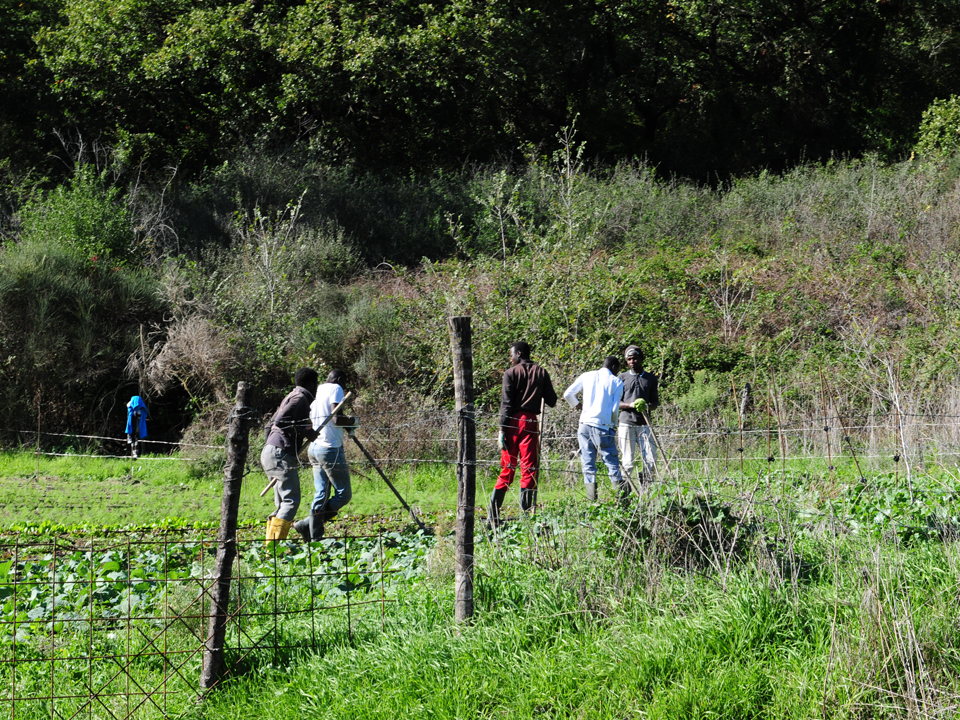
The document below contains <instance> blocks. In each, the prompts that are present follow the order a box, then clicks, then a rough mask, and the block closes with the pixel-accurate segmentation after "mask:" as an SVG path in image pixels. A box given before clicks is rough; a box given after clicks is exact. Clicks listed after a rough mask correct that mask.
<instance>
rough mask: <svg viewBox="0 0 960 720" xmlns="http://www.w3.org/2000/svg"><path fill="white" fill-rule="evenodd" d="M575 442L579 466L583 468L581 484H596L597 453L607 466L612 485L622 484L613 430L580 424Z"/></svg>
mask: <svg viewBox="0 0 960 720" xmlns="http://www.w3.org/2000/svg"><path fill="white" fill-rule="evenodd" d="M577 442H579V443H580V464H581V465H582V466H583V482H584V483H585V484H587V485H592V484H594V483H595V482H597V453H598V452H599V453H600V459H601V460H603V464H604V465H606V466H607V474H608V475H610V481H611V482H612V483H613V484H614V485H619V484H620V483H621V482H622V477H621V475H620V456H619V454H618V453H617V438H616V435H615V434H614V432H613V428H610V429H606V428H598V427H593V426H592V425H584V424H582V423H581V425H580V428H579V429H578V430H577Z"/></svg>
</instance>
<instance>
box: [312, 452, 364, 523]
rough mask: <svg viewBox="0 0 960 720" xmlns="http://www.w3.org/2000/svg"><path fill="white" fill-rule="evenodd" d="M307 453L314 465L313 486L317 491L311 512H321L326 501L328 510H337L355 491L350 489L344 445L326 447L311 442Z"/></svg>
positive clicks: (348, 500) (348, 469)
mask: <svg viewBox="0 0 960 720" xmlns="http://www.w3.org/2000/svg"><path fill="white" fill-rule="evenodd" d="M307 455H308V456H309V458H310V464H311V465H312V466H313V487H314V490H315V491H316V492H315V494H314V496H313V504H312V505H311V506H310V512H311V513H318V512H320V511H321V510H323V509H324V503H326V509H327V510H331V511H333V512H337V511H338V510H340V508H342V507H343V506H344V505H346V504H347V503H348V502H350V498H352V497H353V491H352V490H351V489H350V468H349V467H347V454H346V453H345V452H344V450H343V446H342V445H341V446H339V447H326V446H325V445H317V444H314V443H311V445H310V448H309V449H308V450H307ZM331 485H332V486H333V493H332V494H331V493H330V486H331ZM328 496H329V498H330V499H329V500H328V499H327V497H328Z"/></svg>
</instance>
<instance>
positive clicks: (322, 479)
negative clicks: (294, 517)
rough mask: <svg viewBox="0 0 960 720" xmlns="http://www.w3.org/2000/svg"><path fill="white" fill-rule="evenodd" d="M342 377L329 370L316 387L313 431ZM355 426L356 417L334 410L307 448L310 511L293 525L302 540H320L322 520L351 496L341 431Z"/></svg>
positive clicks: (338, 393) (335, 398) (334, 400)
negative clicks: (311, 498) (311, 499)
mask: <svg viewBox="0 0 960 720" xmlns="http://www.w3.org/2000/svg"><path fill="white" fill-rule="evenodd" d="M346 379H347V374H346V373H345V372H344V371H343V370H339V369H336V370H331V371H330V374H329V375H327V381H326V382H325V383H324V384H323V385H320V386H319V387H318V388H317V395H316V398H315V399H314V401H313V403H312V404H311V405H310V421H311V422H312V423H313V428H314V430H315V431H316V429H317V428H319V427H320V425H321V424H322V423H323V421H324V420H326V419H327V418H328V417H329V416H330V414H331V413H332V412H333V409H334V408H335V407H336V406H337V405H338V404H339V403H340V402H341V401H342V400H343V395H344V392H343V384H344V383H345V382H346ZM355 426H356V418H353V417H350V416H347V415H344V414H343V411H342V410H341V411H338V412H337V415H336V417H334V418H333V420H332V421H331V422H329V423H327V425H326V426H325V427H324V428H323V430H321V431H320V434H319V435H317V438H316V440H314V441H313V442H311V443H310V446H309V448H308V449H307V456H308V457H309V458H310V464H311V465H312V466H313V487H314V490H315V494H314V496H313V503H312V504H311V506H310V514H309V515H308V516H307V517H305V518H303V519H302V520H298V521H297V522H295V523H294V524H293V527H294V529H296V531H297V532H299V533H300V536H301V537H302V538H303V540H304V542H310V541H311V540H321V539H323V525H324V523H326V522H329V521H330V520H332V519H333V518H334V517H335V516H336V514H337V513H338V512H340V509H341V508H342V507H343V506H344V505H346V504H347V503H348V502H350V498H352V497H353V491H352V490H351V488H350V468H349V467H348V466H347V456H346V453H345V452H344V447H343V439H344V437H343V436H344V431H346V432H352V431H353V429H354V427H355Z"/></svg>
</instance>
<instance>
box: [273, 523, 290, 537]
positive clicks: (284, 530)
mask: <svg viewBox="0 0 960 720" xmlns="http://www.w3.org/2000/svg"><path fill="white" fill-rule="evenodd" d="M291 527H293V522H292V521H290V520H281V519H280V518H278V517H275V518H274V519H273V530H274V532H275V533H276V539H277V540H286V539H287V535H289V534H290V528H291Z"/></svg>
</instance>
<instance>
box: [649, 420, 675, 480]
mask: <svg viewBox="0 0 960 720" xmlns="http://www.w3.org/2000/svg"><path fill="white" fill-rule="evenodd" d="M642 414H643V419H644V420H646V421H647V427H648V428H650V434H651V435H653V444H654V445H656V446H657V451H658V452H659V453H660V456H661V457H662V458H663V464H664V466H665V468H666V471H667V472H670V462H669V461H668V460H667V453H666V452H664V450H663V448H662V447H660V438H658V437H657V432H656V430H654V429H653V423H651V422H650V416H649V415H647V414H646V413H642ZM653 467H654V469H655V470H656V471H657V475H659V476H660V477H661V478H662V477H663V473H661V472H660V466H659V465H658V464H654V466H653Z"/></svg>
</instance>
